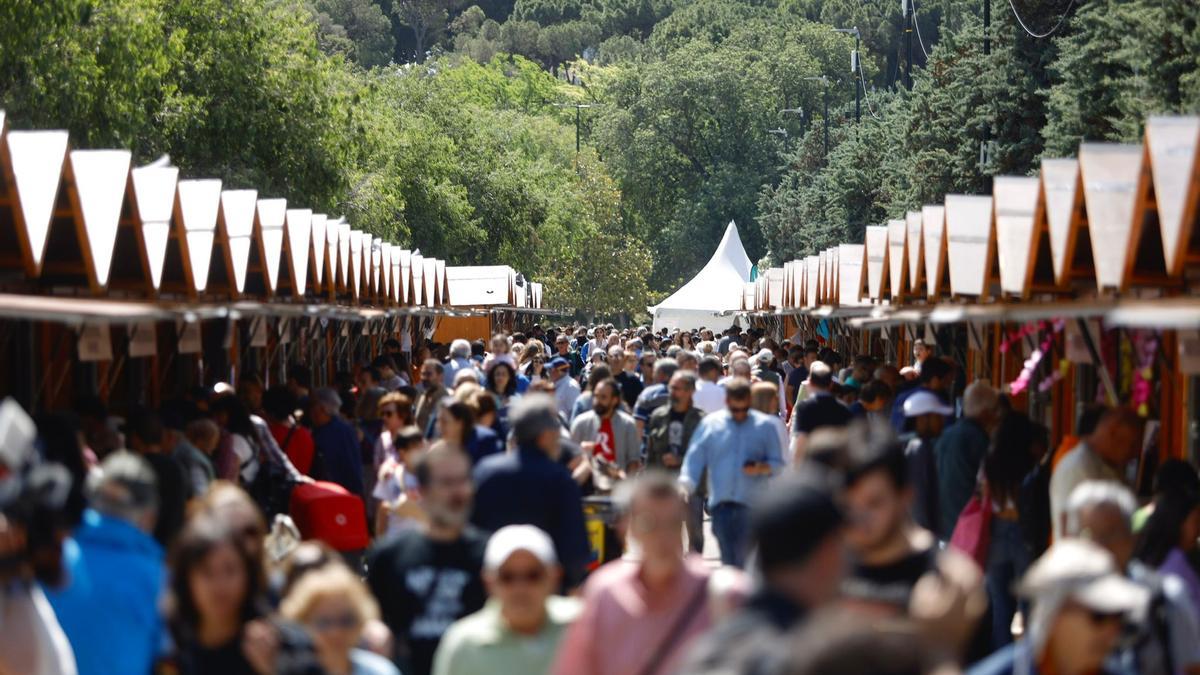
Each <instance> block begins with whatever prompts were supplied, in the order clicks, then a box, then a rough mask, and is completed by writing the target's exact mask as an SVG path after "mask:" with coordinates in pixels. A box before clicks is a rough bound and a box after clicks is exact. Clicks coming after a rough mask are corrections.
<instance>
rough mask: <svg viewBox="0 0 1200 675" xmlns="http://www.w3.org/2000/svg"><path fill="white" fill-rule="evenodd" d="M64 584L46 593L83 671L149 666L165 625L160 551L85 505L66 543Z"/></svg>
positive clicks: (90, 674)
mask: <svg viewBox="0 0 1200 675" xmlns="http://www.w3.org/2000/svg"><path fill="white" fill-rule="evenodd" d="M63 565H64V567H65V568H66V571H67V575H68V579H67V585H66V586H65V587H64V588H62V589H59V590H55V589H51V588H47V589H46V596H47V598H49V600H50V604H51V606H53V607H54V612H55V614H57V615H58V622H59V624H61V625H62V628H63V632H65V633H66V635H67V639H68V640H69V641H70V642H71V649H72V650H73V651H74V652H75V662H76V663H77V664H78V666H79V673H80V675H110V674H111V675H125V674H126V673H149V672H151V670H152V667H153V665H154V662H155V659H156V658H157V657H158V655H159V654H160V653H161V652H162V647H163V644H164V639H165V631H164V626H163V620H162V615H161V608H160V607H159V602H160V599H161V596H162V593H163V590H164V584H165V583H166V580H165V573H164V567H163V551H162V547H160V546H159V545H158V542H156V541H154V538H153V537H151V536H150V535H148V534H146V533H144V532H142V531H141V530H139V529H138V528H137V527H135V526H134V525H132V524H130V523H128V522H126V521H124V520H120V519H117V518H111V517H109V516H104V515H101V514H100V513H98V512H96V511H93V510H91V509H89V510H87V511H86V512H84V515H83V523H82V524H80V526H79V528H78V529H76V530H75V534H74V536H73V537H72V538H71V539H68V540H67V541H66V542H65V543H64V545H63Z"/></svg>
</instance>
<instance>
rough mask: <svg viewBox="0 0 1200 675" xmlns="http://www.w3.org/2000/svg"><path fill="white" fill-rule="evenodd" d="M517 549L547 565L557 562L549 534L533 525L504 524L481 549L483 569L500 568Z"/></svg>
mask: <svg viewBox="0 0 1200 675" xmlns="http://www.w3.org/2000/svg"><path fill="white" fill-rule="evenodd" d="M517 551H525V552H527V553H529V554H531V555H532V556H533V557H535V558H537V559H538V560H539V561H540V562H541V563H542V564H543V565H546V566H547V567H549V566H551V565H557V564H558V556H557V555H555V553H554V542H552V541H550V535H548V534H546V533H545V532H543V531H541V530H539V529H538V528H536V527H534V526H533V525H506V526H504V527H502V528H500V529H499V530H496V533H495V534H493V535H492V536H491V538H490V539H488V543H487V548H485V549H484V551H483V569H485V570H489V571H495V570H498V569H500V568H501V567H502V566H503V565H504V563H506V562H508V559H509V558H511V557H512V555H513V554H514V553H516V552H517Z"/></svg>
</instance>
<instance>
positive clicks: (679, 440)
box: [667, 408, 687, 459]
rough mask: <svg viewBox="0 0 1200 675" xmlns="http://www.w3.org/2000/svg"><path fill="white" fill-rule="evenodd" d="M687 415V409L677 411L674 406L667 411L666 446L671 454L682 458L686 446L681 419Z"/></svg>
mask: <svg viewBox="0 0 1200 675" xmlns="http://www.w3.org/2000/svg"><path fill="white" fill-rule="evenodd" d="M686 417H687V411H686V410H685V411H683V412H679V411H677V410H675V409H674V408H671V410H670V411H669V412H668V413H667V448H668V449H670V451H671V454H672V455H675V456H676V457H679V458H680V459H682V458H683V455H684V453H685V452H687V446H686V445H684V442H683V435H684V434H683V432H684V424H683V420H684V418H686Z"/></svg>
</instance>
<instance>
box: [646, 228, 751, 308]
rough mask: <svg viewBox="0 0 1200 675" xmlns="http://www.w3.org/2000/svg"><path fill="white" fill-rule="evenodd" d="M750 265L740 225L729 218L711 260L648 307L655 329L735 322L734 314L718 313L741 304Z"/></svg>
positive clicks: (738, 306) (739, 306)
mask: <svg viewBox="0 0 1200 675" xmlns="http://www.w3.org/2000/svg"><path fill="white" fill-rule="evenodd" d="M750 268H751V263H750V258H749V257H748V256H747V255H746V249H745V247H744V246H742V239H741V237H739V236H738V229H737V225H736V224H734V223H733V221H730V222H729V227H727V228H725V235H724V236H723V237H721V243H720V244H718V245H717V250H716V251H715V252H713V255H712V258H710V259H709V260H708V264H706V265H705V266H704V268H703V269H701V270H700V272H699V273H697V274H696V276H694V277H692V280H691V281H689V282H687V283H686V284H684V285H683V287H681V288H680V289H679V290H677V291H675V293H673V294H672V295H671V296H670V297H669V298H667V299H666V300H663V301H662V302H661V303H659V304H658V305H656V306H654V307H647V308H646V309H648V310H649V311H650V313H651V314H652V315H653V316H654V330H655V331H657V330H660V329H662V328H670V329H676V328H678V329H682V330H694V329H697V328H701V327H704V328H711V329H713V330H716V331H720V330H724V329H726V328H728V327H729V326H731V325H733V319H734V318H733V316H732V315H727V316H717V315H718V314H719V313H720V312H723V311H726V310H736V309H740V308H741V306H742V284H744V283H746V282H748V281H750Z"/></svg>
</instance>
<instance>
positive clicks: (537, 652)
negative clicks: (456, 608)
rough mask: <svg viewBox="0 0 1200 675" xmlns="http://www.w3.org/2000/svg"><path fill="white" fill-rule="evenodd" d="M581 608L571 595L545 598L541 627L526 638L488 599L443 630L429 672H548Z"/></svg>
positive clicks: (452, 674)
mask: <svg viewBox="0 0 1200 675" xmlns="http://www.w3.org/2000/svg"><path fill="white" fill-rule="evenodd" d="M579 609H580V605H579V601H578V600H576V599H575V598H564V597H559V596H551V597H549V598H547V599H546V623H545V625H543V626H542V630H541V631H540V632H539V633H538V634H537V635H533V636H526V635H518V634H516V633H514V632H512V631H510V630H509V629H508V627H507V626H505V625H504V620H503V619H502V618H501V616H500V603H499V602H498V601H496V600H494V599H493V600H488V601H487V604H486V605H484V606H483V609H481V610H479V611H478V612H475V613H474V614H471V615H469V616H465V617H463V618H462V619H459V620H458V621H456V622H454V624H453V625H452V626H450V628H449V629H447V630H446V634H445V635H443V636H442V641H441V644H439V645H438V649H437V653H436V654H435V655H434V657H433V675H476V674H477V673H478V674H480V675H492V673H545V672H548V671H549V670H550V666H551V665H553V663H554V657H555V655H556V654H557V652H558V643H559V640H561V639H562V636H563V633H565V632H566V630H567V626H568V625H570V623H571V622H572V621H574V620H575V617H576V616H577V615H578V614H579Z"/></svg>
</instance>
